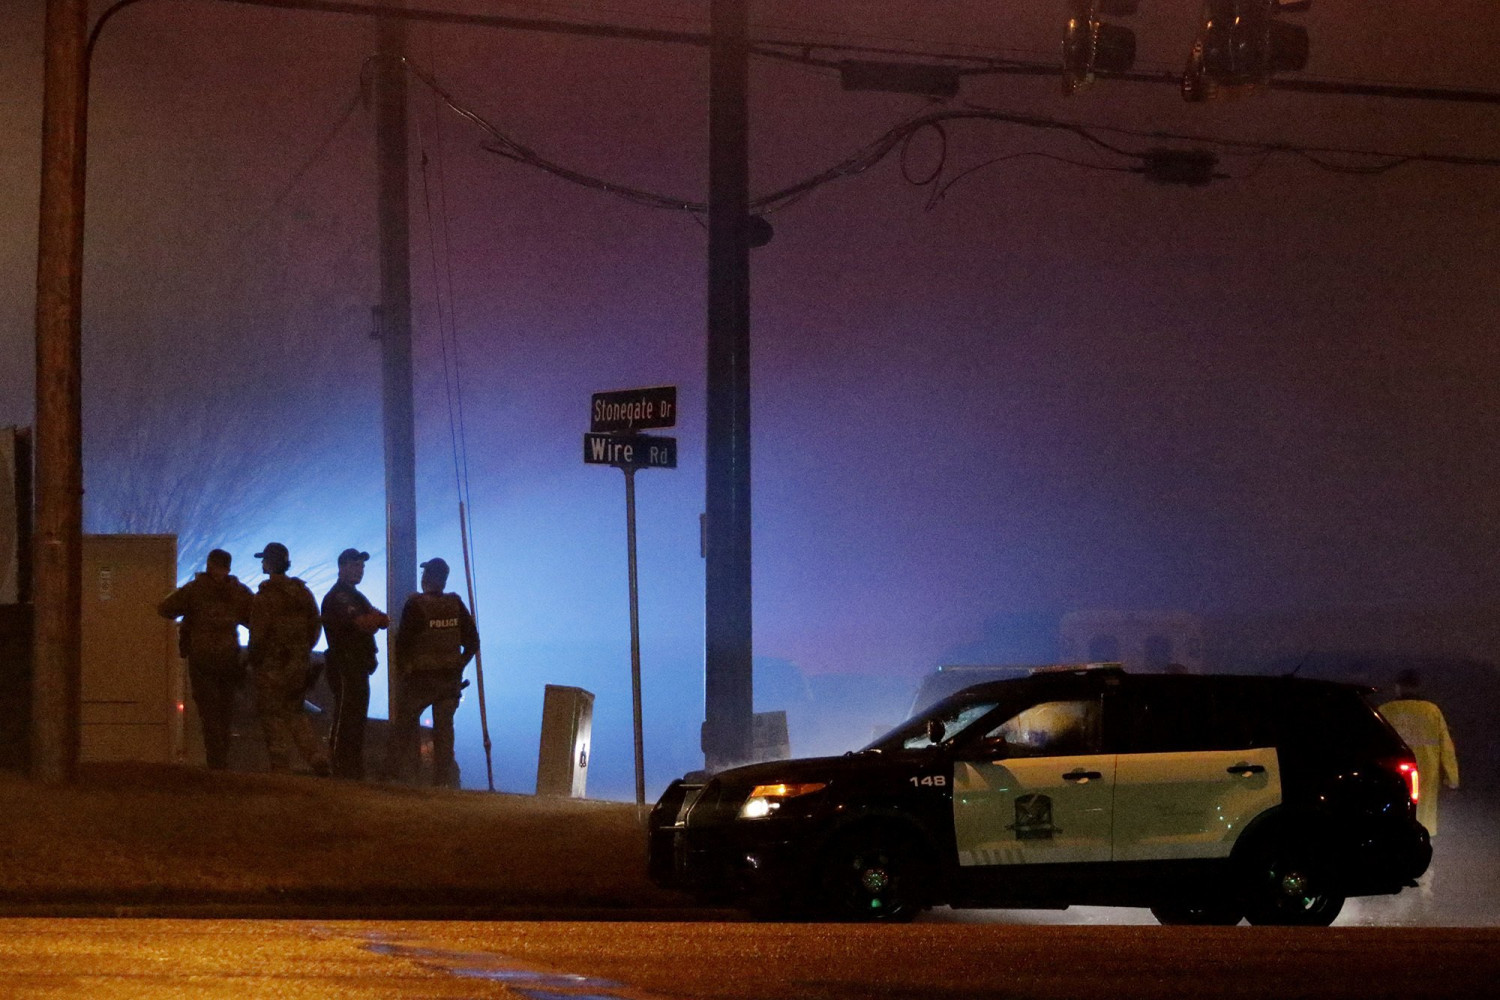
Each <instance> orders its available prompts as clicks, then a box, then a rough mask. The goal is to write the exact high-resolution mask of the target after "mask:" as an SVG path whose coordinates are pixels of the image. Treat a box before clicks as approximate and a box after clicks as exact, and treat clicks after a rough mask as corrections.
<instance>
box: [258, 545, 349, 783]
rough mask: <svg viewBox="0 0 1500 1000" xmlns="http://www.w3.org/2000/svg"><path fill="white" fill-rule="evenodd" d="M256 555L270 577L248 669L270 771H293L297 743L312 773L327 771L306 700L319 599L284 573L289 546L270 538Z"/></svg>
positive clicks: (319, 627) (319, 629)
mask: <svg viewBox="0 0 1500 1000" xmlns="http://www.w3.org/2000/svg"><path fill="white" fill-rule="evenodd" d="M255 558H257V559H259V560H260V566H261V569H262V570H264V571H265V573H266V575H267V576H268V577H269V579H267V580H265V581H264V582H262V583H261V585H260V588H259V589H258V590H257V591H256V593H255V597H254V599H253V600H252V601H251V602H250V669H251V670H252V671H253V672H254V675H255V707H256V709H257V710H258V711H259V713H260V726H261V731H262V732H263V733H264V734H265V737H266V756H267V757H269V758H270V762H271V770H272V771H276V772H283V773H284V772H289V771H291V769H292V764H291V746H290V744H292V743H295V744H296V745H297V749H298V751H299V752H301V754H302V756H303V758H304V759H306V761H307V763H308V765H309V766H311V767H312V769H313V773H314V774H317V775H327V774H328V772H329V768H328V751H327V750H325V749H324V748H323V741H322V740H320V739H318V735H317V734H316V733H314V732H313V728H312V723H311V722H309V721H308V719H307V710H306V709H305V708H304V707H303V700H302V697H303V695H304V694H305V693H306V691H307V670H308V665H309V658H310V656H311V654H312V648H313V644H314V643H316V642H317V641H318V635H319V633H321V632H322V631H323V626H322V623H321V622H320V621H319V619H318V602H317V600H316V599H315V598H314V597H313V595H312V591H311V590H308V589H307V584H306V583H304V582H302V581H301V580H300V579H298V578H297V577H295V576H287V575H286V571H287V570H288V569H290V568H291V565H292V558H291V555H290V553H288V552H287V548H286V546H285V545H282V544H281V543H280V542H271V543H270V544H269V545H267V546H266V547H265V548H264V549H263V550H261V551H260V552H257V553H255Z"/></svg>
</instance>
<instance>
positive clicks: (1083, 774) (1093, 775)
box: [1062, 770, 1104, 783]
mask: <svg viewBox="0 0 1500 1000" xmlns="http://www.w3.org/2000/svg"><path fill="white" fill-rule="evenodd" d="M1102 777H1104V775H1102V774H1100V773H1099V772H1098V771H1084V770H1077V771H1069V772H1068V773H1067V774H1065V775H1063V776H1062V778H1063V780H1064V781H1077V782H1080V783H1081V782H1084V781H1092V780H1095V779H1098V778H1102Z"/></svg>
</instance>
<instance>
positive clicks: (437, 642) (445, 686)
mask: <svg viewBox="0 0 1500 1000" xmlns="http://www.w3.org/2000/svg"><path fill="white" fill-rule="evenodd" d="M447 583H448V564H447V563H446V562H444V561H443V560H442V559H429V560H427V561H426V562H424V563H423V564H422V592H421V593H420V594H413V595H411V596H410V597H408V598H407V599H406V607H405V608H404V609H403V610H402V612H401V625H400V628H399V629H398V631H397V632H396V669H397V672H398V676H399V679H400V685H399V688H398V691H397V697H396V702H397V704H396V710H395V711H393V712H392V713H391V735H390V740H391V745H390V748H389V751H388V755H389V760H388V762H387V767H388V768H389V769H390V770H391V772H392V774H393V776H395V777H400V778H409V777H410V776H411V775H412V773H413V771H414V769H415V767H416V763H417V756H418V746H417V741H418V737H419V730H418V720H420V719H421V717H422V711H423V709H425V708H426V707H427V706H428V705H431V706H432V783H433V784H434V785H440V786H448V787H455V788H456V787H457V786H458V761H457V760H456V759H455V758H454V756H453V713H454V712H456V711H458V700H459V696H460V693H461V692H462V691H463V688H464V686H465V684H464V679H463V676H464V667H466V666H468V665H469V661H470V660H472V659H473V658H474V655H475V654H476V653H478V652H479V630H478V629H477V628H475V626H474V616H473V615H471V614H469V609H468V608H466V607H464V602H463V600H462V599H461V598H460V597H459V596H458V595H457V594H452V593H444V592H443V587H444V586H445V585H447Z"/></svg>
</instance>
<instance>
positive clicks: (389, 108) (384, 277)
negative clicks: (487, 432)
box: [375, 0, 417, 709]
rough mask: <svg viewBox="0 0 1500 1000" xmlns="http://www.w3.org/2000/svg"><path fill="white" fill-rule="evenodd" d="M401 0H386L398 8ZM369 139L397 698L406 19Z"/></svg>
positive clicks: (396, 25) (413, 518) (407, 546)
mask: <svg viewBox="0 0 1500 1000" xmlns="http://www.w3.org/2000/svg"><path fill="white" fill-rule="evenodd" d="M401 5H402V4H401V0H387V6H391V7H400V6H401ZM377 32H378V36H379V39H378V50H379V54H378V56H377V57H376V62H375V144H376V157H377V161H378V165H377V175H378V178H377V182H378V186H379V216H380V217H379V224H380V348H381V371H382V380H381V381H382V386H383V392H382V397H381V398H382V407H381V410H382V414H383V421H384V428H385V434H384V437H385V601H386V608H387V610H388V611H389V613H390V616H391V627H390V630H389V631H388V632H387V633H386V636H387V638H386V693H387V697H388V699H389V701H388V704H389V705H390V706H391V708H392V709H394V707H395V704H396V671H395V669H394V667H395V664H394V662H393V658H394V655H395V650H396V631H397V623H399V622H400V621H401V609H402V607H403V606H404V605H405V604H406V598H407V596H408V595H410V594H411V593H413V592H414V591H415V590H416V589H417V474H416V461H417V460H416V431H415V428H414V424H415V418H414V415H413V406H412V365H411V227H410V216H409V203H408V191H407V186H408V181H409V179H410V170H409V161H408V154H407V121H406V66H405V64H404V60H405V58H406V22H405V21H404V20H402V19H401V18H400V17H383V18H381V19H380V22H379V26H378V28H377Z"/></svg>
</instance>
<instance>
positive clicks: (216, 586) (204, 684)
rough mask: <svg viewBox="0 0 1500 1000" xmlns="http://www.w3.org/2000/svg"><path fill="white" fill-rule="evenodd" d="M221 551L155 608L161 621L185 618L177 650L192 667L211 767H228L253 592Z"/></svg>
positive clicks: (193, 682) (190, 673) (190, 670)
mask: <svg viewBox="0 0 1500 1000" xmlns="http://www.w3.org/2000/svg"><path fill="white" fill-rule="evenodd" d="M230 563H231V559H230V555H229V553H228V552H225V551H224V550H223V549H214V550H213V551H212V552H210V553H209V554H208V560H207V562H206V564H205V565H204V568H203V572H201V573H199V574H198V575H197V576H194V577H193V578H192V579H191V580H189V581H188V582H187V583H184V584H183V585H182V586H180V587H178V588H177V589H176V590H174V591H172V593H170V594H168V595H167V596H166V598H165V599H163V600H162V602H161V603H160V604H158V605H157V606H156V610H157V613H159V614H160V615H161V616H162V617H163V618H181V619H182V625H181V626H180V630H179V632H178V635H177V639H178V642H177V648H178V652H179V653H181V655H182V656H183V657H185V658H186V659H187V661H188V681H189V682H190V683H191V685H192V689H193V704H194V705H195V706H197V708H198V721H199V722H200V723H202V725H203V753H204V757H205V758H207V762H208V766H209V767H211V768H213V769H214V770H222V769H223V768H226V767H228V766H229V731H230V722H231V720H232V718H233V716H234V696H235V693H236V692H237V691H238V689H239V686H240V684H241V683H242V682H243V681H244V679H245V667H244V665H243V664H242V663H241V662H240V626H241V625H248V624H250V601H251V594H250V588H249V587H247V586H245V585H244V584H243V583H241V582H240V581H239V579H238V578H237V577H235V576H234V575H233V574H231V573H230V572H229V566H230Z"/></svg>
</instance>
